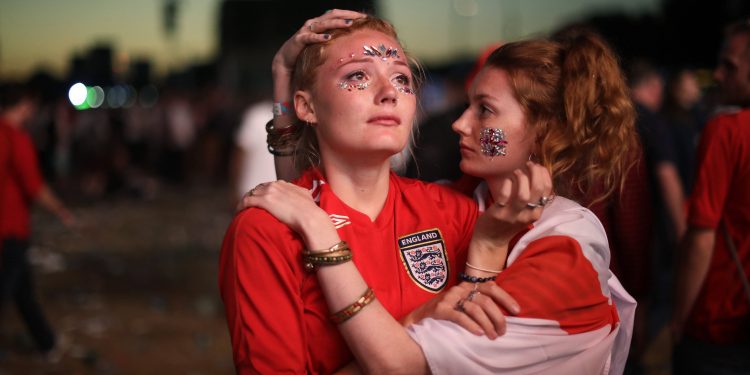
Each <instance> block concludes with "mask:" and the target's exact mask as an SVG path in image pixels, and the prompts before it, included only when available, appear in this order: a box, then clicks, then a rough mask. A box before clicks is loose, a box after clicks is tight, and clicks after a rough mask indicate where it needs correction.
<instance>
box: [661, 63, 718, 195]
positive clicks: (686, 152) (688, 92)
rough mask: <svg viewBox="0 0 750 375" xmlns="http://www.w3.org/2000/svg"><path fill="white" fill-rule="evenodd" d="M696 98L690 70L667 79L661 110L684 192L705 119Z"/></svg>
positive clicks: (690, 182)
mask: <svg viewBox="0 0 750 375" xmlns="http://www.w3.org/2000/svg"><path fill="white" fill-rule="evenodd" d="M700 100H701V89H700V86H699V85H698V79H697V77H696V76H695V72H693V71H692V70H690V69H680V70H678V71H677V72H675V73H674V74H673V75H672V77H671V78H670V79H669V81H668V82H667V87H666V90H665V96H664V108H663V111H662V113H663V114H664V118H665V119H666V121H667V125H668V126H667V128H668V129H669V133H670V134H671V137H672V139H673V141H674V146H675V154H676V160H675V161H676V165H677V171H678V173H679V175H680V180H681V181H682V189H683V191H684V192H685V194H686V195H689V194H690V192H691V191H692V187H693V178H694V177H693V172H694V169H695V154H696V149H697V148H698V140H699V138H700V133H701V130H702V129H703V125H704V124H705V123H706V120H707V116H706V112H705V111H704V109H703V108H702V107H701V105H700Z"/></svg>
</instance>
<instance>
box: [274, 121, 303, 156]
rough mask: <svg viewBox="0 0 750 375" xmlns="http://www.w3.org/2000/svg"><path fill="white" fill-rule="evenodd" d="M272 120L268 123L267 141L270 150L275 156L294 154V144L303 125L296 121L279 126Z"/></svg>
mask: <svg viewBox="0 0 750 375" xmlns="http://www.w3.org/2000/svg"><path fill="white" fill-rule="evenodd" d="M273 121H274V120H271V121H269V122H268V123H267V124H266V133H267V134H268V135H267V137H266V143H268V152H270V153H272V154H273V155H274V156H290V155H292V154H294V145H295V143H296V142H297V139H299V135H300V132H301V127H300V126H299V125H298V123H297V122H296V121H295V122H293V123H292V124H291V125H289V126H286V127H283V128H277V127H275V126H274V125H273Z"/></svg>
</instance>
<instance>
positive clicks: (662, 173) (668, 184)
mask: <svg viewBox="0 0 750 375" xmlns="http://www.w3.org/2000/svg"><path fill="white" fill-rule="evenodd" d="M657 176H658V178H659V186H660V187H661V194H662V197H664V202H665V204H666V206H667V210H668V211H669V217H670V219H671V220H672V223H673V225H674V230H675V238H676V239H677V240H678V241H679V240H680V239H681V238H682V236H683V235H684V234H685V230H686V228H687V223H686V215H685V209H684V205H685V193H684V192H683V191H682V184H681V182H680V175H679V174H678V173H677V168H675V166H674V164H672V163H660V164H659V165H658V166H657Z"/></svg>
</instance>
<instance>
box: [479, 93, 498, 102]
mask: <svg viewBox="0 0 750 375" xmlns="http://www.w3.org/2000/svg"><path fill="white" fill-rule="evenodd" d="M474 100H477V101H481V100H486V101H490V102H494V101H497V98H496V97H494V96H492V95H490V94H477V95H474Z"/></svg>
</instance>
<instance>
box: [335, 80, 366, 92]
mask: <svg viewBox="0 0 750 375" xmlns="http://www.w3.org/2000/svg"><path fill="white" fill-rule="evenodd" d="M368 86H370V82H362V83H349V82H346V81H341V82H339V88H340V89H342V90H347V91H352V89H357V90H364V89H366V88H367V87H368Z"/></svg>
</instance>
